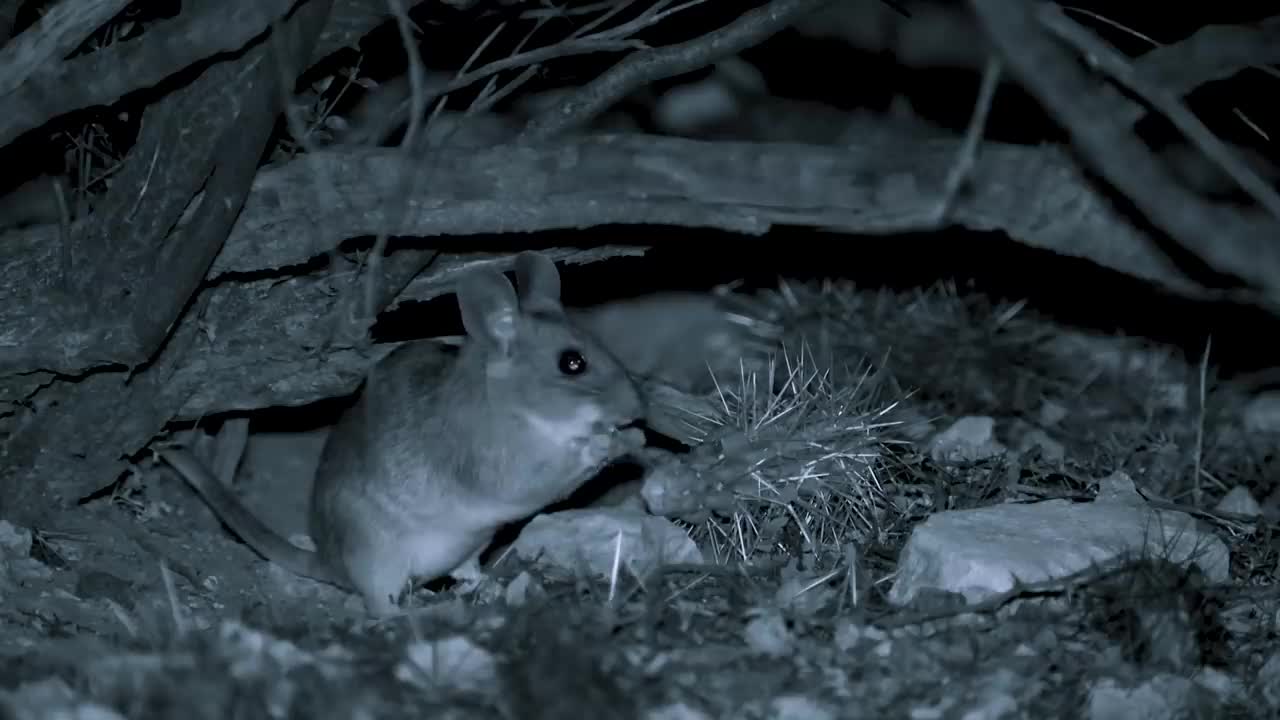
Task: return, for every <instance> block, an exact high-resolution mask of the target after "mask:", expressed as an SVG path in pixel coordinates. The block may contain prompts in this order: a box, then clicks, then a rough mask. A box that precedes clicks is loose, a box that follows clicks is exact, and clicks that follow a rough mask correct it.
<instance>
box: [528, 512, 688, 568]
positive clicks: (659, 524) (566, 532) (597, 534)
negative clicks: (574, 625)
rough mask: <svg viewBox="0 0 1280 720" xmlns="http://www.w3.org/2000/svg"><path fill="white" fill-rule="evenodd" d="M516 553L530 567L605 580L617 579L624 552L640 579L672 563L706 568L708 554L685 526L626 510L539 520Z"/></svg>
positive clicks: (531, 524)
mask: <svg viewBox="0 0 1280 720" xmlns="http://www.w3.org/2000/svg"><path fill="white" fill-rule="evenodd" d="M619 537H621V547H619V544H618V543H619ZM513 548H514V549H515V552H516V554H517V555H518V556H519V557H520V558H522V559H524V560H526V561H531V562H541V563H547V564H551V565H556V566H559V567H563V568H568V569H571V570H574V571H577V572H584V573H587V574H591V575H598V576H601V577H604V578H608V577H610V575H611V574H612V572H613V566H614V558H615V554H616V553H619V552H620V557H621V562H622V563H623V565H624V566H625V567H630V568H631V570H632V572H634V573H635V574H637V575H644V574H646V573H648V572H649V571H651V570H653V569H654V568H656V567H659V566H661V565H666V564H669V563H701V562H703V557H702V551H701V550H699V549H698V546H697V545H696V544H695V543H694V542H693V539H692V538H690V537H689V534H688V533H687V532H685V531H684V530H682V529H680V527H679V526H677V525H676V524H674V523H672V522H671V521H670V520H667V519H666V518H662V517H656V516H653V515H648V514H646V513H643V512H637V511H635V510H628V509H624V508H609V509H598V508H597V509H587V510H565V511H562V512H557V513H549V514H545V515H539V516H537V517H535V518H534V519H533V520H531V521H529V524H528V525H526V526H525V527H524V529H523V530H522V531H521V532H520V536H519V537H518V538H516V541H515V543H513ZM623 572H624V573H625V570H624V571H623Z"/></svg>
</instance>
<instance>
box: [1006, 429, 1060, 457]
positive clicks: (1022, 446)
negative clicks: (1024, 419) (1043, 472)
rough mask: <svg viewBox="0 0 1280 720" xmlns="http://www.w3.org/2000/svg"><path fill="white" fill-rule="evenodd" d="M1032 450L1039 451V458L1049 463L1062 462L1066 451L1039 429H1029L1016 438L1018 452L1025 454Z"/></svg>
mask: <svg viewBox="0 0 1280 720" xmlns="http://www.w3.org/2000/svg"><path fill="white" fill-rule="evenodd" d="M1033 450H1039V451H1040V458H1041V459H1042V460H1045V461H1046V462H1050V463H1059V462H1062V460H1063V458H1065V457H1066V455H1067V449H1066V448H1065V447H1063V446H1062V443H1060V442H1058V441H1057V440H1054V439H1053V438H1051V437H1049V435H1048V434H1047V433H1046V432H1045V431H1043V430H1041V429H1040V428H1030V429H1028V430H1027V431H1026V432H1025V433H1023V434H1022V436H1021V437H1019V438H1018V452H1020V453H1023V454H1027V453H1030V452H1032V451H1033Z"/></svg>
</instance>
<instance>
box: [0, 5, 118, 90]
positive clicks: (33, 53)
mask: <svg viewBox="0 0 1280 720" xmlns="http://www.w3.org/2000/svg"><path fill="white" fill-rule="evenodd" d="M128 4H129V0H61V2H59V3H57V4H56V5H54V6H53V7H51V8H49V10H48V12H46V13H45V14H44V15H43V16H42V17H41V18H40V20H39V21H37V22H36V24H35V25H32V26H31V27H30V28H28V29H27V30H26V32H24V33H22V34H21V35H19V36H17V37H15V38H14V39H13V40H12V41H10V42H9V43H8V44H6V45H4V47H3V48H0V68H5V72H4V74H3V75H0V95H7V94H8V93H11V92H13V90H14V88H16V87H18V86H19V85H21V84H22V83H23V82H25V81H26V79H27V78H28V77H29V76H30V75H32V74H33V73H35V72H37V71H38V70H39V69H41V68H44V67H48V66H49V64H50V63H56V62H58V61H59V60H61V59H62V58H63V57H65V56H66V55H67V54H68V53H70V52H71V51H72V50H75V49H76V47H78V46H79V45H80V43H81V42H83V41H84V39H85V38H86V37H88V36H89V35H90V34H91V33H92V32H93V31H94V30H97V29H98V27H99V26H101V25H102V24H103V23H105V22H107V21H108V20H110V19H111V18H113V17H115V16H116V15H117V14H118V13H119V12H120V11H121V10H123V9H124V8H125V6H126V5H128Z"/></svg>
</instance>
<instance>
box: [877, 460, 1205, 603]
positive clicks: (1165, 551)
mask: <svg viewBox="0 0 1280 720" xmlns="http://www.w3.org/2000/svg"><path fill="white" fill-rule="evenodd" d="M1101 484H1102V489H1101V490H1100V492H1099V493H1098V497H1097V499H1096V500H1094V501H1093V502H1091V503H1073V502H1071V501H1068V500H1049V501H1045V502H1039V503H1032V504H1005V505H996V506H992V507H985V508H977V509H972V510H957V511H951V512H942V513H938V514H936V515H933V516H931V517H930V518H929V519H928V520H926V521H925V522H923V523H921V524H920V525H918V526H917V527H916V528H915V529H914V530H913V531H912V533H911V537H910V538H909V539H908V540H907V544H906V546H905V547H904V548H903V551H902V555H901V557H900V558H899V566H898V568H899V572H898V577H897V579H896V581H895V582H894V585H893V587H892V588H891V589H890V591H889V600H890V601H891V602H893V603H896V604H906V603H909V602H911V600H912V599H914V598H915V597H916V595H917V594H919V593H920V592H921V591H922V590H925V589H927V588H933V589H938V590H943V591H950V592H956V593H959V594H961V595H963V596H964V597H965V598H966V599H967V600H968V601H969V602H971V603H976V602H980V601H982V600H984V599H986V598H989V597H991V596H993V595H998V594H1000V593H1002V592H1006V591H1008V590H1011V589H1012V588H1013V587H1014V585H1015V583H1016V582H1021V583H1024V584H1025V583H1036V582H1043V581H1049V580H1053V579H1055V578H1062V577H1065V576H1068V575H1071V574H1072V573H1075V572H1079V571H1082V570H1085V569H1087V568H1089V567H1094V566H1099V565H1105V564H1107V563H1108V562H1109V561H1115V560H1118V559H1121V557H1122V556H1125V557H1129V558H1137V557H1143V556H1145V557H1153V556H1154V557H1162V558H1164V559H1167V560H1169V561H1171V562H1174V563H1187V562H1189V561H1191V560H1194V561H1195V562H1196V563H1197V564H1199V565H1200V568H1201V570H1202V571H1203V572H1204V573H1205V576H1206V577H1207V578H1208V580H1209V581H1210V582H1225V581H1226V580H1227V579H1228V560H1229V553H1228V550H1227V546H1226V544H1225V543H1223V542H1222V540H1221V539H1219V538H1217V537H1216V536H1214V535H1212V534H1210V533H1208V532H1206V531H1203V530H1201V529H1200V528H1199V527H1198V526H1197V524H1196V522H1195V520H1194V518H1192V517H1190V516H1189V515H1186V514H1185V513H1179V512H1173V511H1167V510H1156V509H1154V508H1151V507H1150V506H1148V505H1147V504H1146V503H1145V501H1144V500H1143V499H1142V497H1141V496H1140V495H1138V493H1137V491H1136V490H1135V489H1134V487H1133V481H1132V480H1130V479H1129V477H1128V476H1127V475H1125V474H1123V473H1116V474H1115V475H1112V476H1110V477H1108V478H1104V479H1103V480H1102V481H1101Z"/></svg>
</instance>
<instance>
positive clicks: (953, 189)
mask: <svg viewBox="0 0 1280 720" xmlns="http://www.w3.org/2000/svg"><path fill="white" fill-rule="evenodd" d="M999 84H1000V58H998V57H996V56H995V55H989V56H987V63H986V66H985V67H984V68H983V70H982V86H981V87H980V88H979V89H978V101H977V103H976V104H975V106H974V109H973V115H972V116H971V117H970V118H969V127H968V129H967V130H965V134H964V142H962V143H961V144H960V150H959V152H957V153H956V161H955V163H954V164H953V165H952V166H951V170H950V171H949V172H948V173H947V180H946V184H945V185H943V190H942V197H940V198H938V205H937V209H936V210H935V211H934V217H933V222H934V224H935V225H938V226H941V225H942V223H943V222H945V221H946V219H947V215H948V214H950V212H951V208H952V207H953V206H954V205H955V199H956V195H958V194H959V193H960V186H961V185H963V184H964V181H965V178H967V177H968V176H969V172H970V171H971V170H972V169H973V161H974V158H975V157H976V156H977V154H978V141H979V140H980V139H981V138H982V136H983V133H984V132H985V131H986V127H987V116H988V115H989V114H990V113H991V101H992V98H994V97H995V94H996V86H997V85H999Z"/></svg>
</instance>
